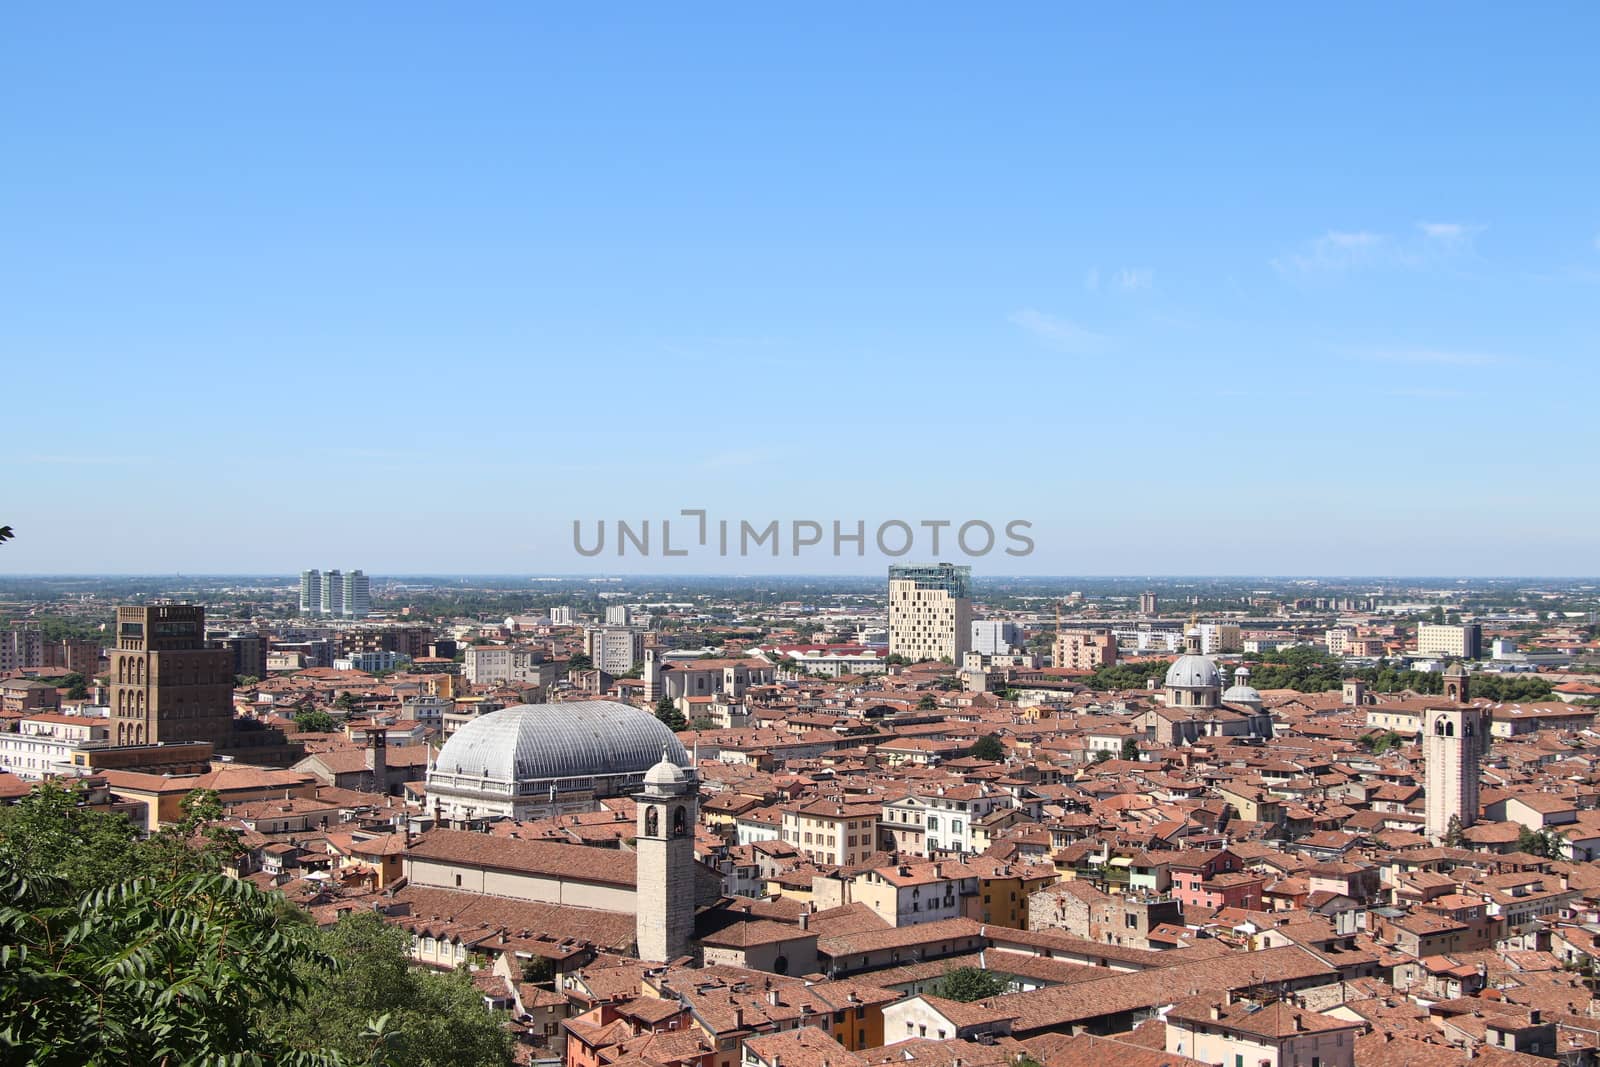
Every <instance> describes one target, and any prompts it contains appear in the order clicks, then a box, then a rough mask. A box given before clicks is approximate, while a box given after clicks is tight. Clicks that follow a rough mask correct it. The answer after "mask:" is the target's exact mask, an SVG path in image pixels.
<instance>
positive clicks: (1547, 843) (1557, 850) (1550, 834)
mask: <svg viewBox="0 0 1600 1067" xmlns="http://www.w3.org/2000/svg"><path fill="white" fill-rule="evenodd" d="M1566 843H1567V839H1566V838H1564V837H1562V836H1561V834H1560V833H1559V832H1557V831H1555V830H1551V829H1548V828H1546V829H1543V830H1530V829H1528V828H1527V827H1526V826H1524V827H1523V828H1522V829H1521V830H1519V831H1518V832H1517V851H1518V852H1526V853H1527V854H1528V855H1530V856H1543V857H1545V858H1546V859H1560V858H1561V857H1562V855H1563V846H1565V845H1566Z"/></svg>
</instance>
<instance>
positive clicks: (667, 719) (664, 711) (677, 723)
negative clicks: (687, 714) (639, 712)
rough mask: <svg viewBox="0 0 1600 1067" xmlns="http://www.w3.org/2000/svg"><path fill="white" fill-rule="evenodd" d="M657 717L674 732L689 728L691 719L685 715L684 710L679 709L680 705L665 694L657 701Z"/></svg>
mask: <svg viewBox="0 0 1600 1067" xmlns="http://www.w3.org/2000/svg"><path fill="white" fill-rule="evenodd" d="M656 718H657V719H659V720H660V722H661V725H662V726H665V727H666V728H667V729H669V730H671V731H672V732H673V733H677V732H678V731H679V730H687V729H688V728H689V720H688V719H685V718H684V717H683V712H681V711H679V710H678V705H677V704H675V703H673V701H672V698H671V697H669V696H663V697H662V698H661V699H660V700H658V701H656Z"/></svg>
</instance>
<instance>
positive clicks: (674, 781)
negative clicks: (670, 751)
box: [644, 752, 689, 786]
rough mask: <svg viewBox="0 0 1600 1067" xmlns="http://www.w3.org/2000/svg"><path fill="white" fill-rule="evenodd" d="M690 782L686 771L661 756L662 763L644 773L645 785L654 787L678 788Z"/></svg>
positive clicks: (664, 754) (663, 755)
mask: <svg viewBox="0 0 1600 1067" xmlns="http://www.w3.org/2000/svg"><path fill="white" fill-rule="evenodd" d="M688 780H689V775H688V774H687V773H686V772H685V771H684V769H683V768H682V767H680V766H678V765H677V764H676V763H673V762H672V761H671V760H670V759H667V756H666V753H665V752H663V753H662V754H661V762H660V763H658V764H656V765H655V766H654V767H651V768H650V769H649V770H648V771H645V772H644V784H645V785H647V786H648V785H653V786H678V785H683V784H684V783H685V782H687V781H688Z"/></svg>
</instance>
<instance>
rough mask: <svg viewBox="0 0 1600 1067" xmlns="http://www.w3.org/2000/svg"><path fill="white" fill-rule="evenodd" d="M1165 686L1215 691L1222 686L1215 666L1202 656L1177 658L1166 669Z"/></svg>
mask: <svg viewBox="0 0 1600 1067" xmlns="http://www.w3.org/2000/svg"><path fill="white" fill-rule="evenodd" d="M1167 685H1168V686H1169V687H1171V688H1173V689H1216V688H1220V687H1221V685H1222V675H1220V674H1218V673H1217V665H1216V664H1215V663H1212V662H1211V661H1210V660H1209V659H1207V658H1206V657H1204V656H1197V655H1193V654H1191V655H1187V656H1179V657H1178V658H1177V659H1176V660H1174V661H1173V664H1172V666H1170V667H1168V668H1167Z"/></svg>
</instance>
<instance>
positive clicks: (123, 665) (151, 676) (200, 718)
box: [111, 604, 233, 746]
mask: <svg viewBox="0 0 1600 1067" xmlns="http://www.w3.org/2000/svg"><path fill="white" fill-rule="evenodd" d="M111 723H112V734H113V738H114V740H115V741H116V743H117V744H118V745H153V744H158V743H171V742H182V741H210V742H212V743H213V744H216V745H219V746H220V745H223V744H226V743H227V742H228V739H229V737H230V736H231V734H232V732H233V653H232V652H231V651H230V650H228V649H225V648H217V647H212V646H211V645H210V644H209V643H208V642H207V641H206V609H205V608H202V607H199V606H197V605H194V604H159V605H154V606H149V607H145V606H139V607H126V606H125V607H119V608H117V644H116V647H115V648H114V649H112V650H111Z"/></svg>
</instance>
